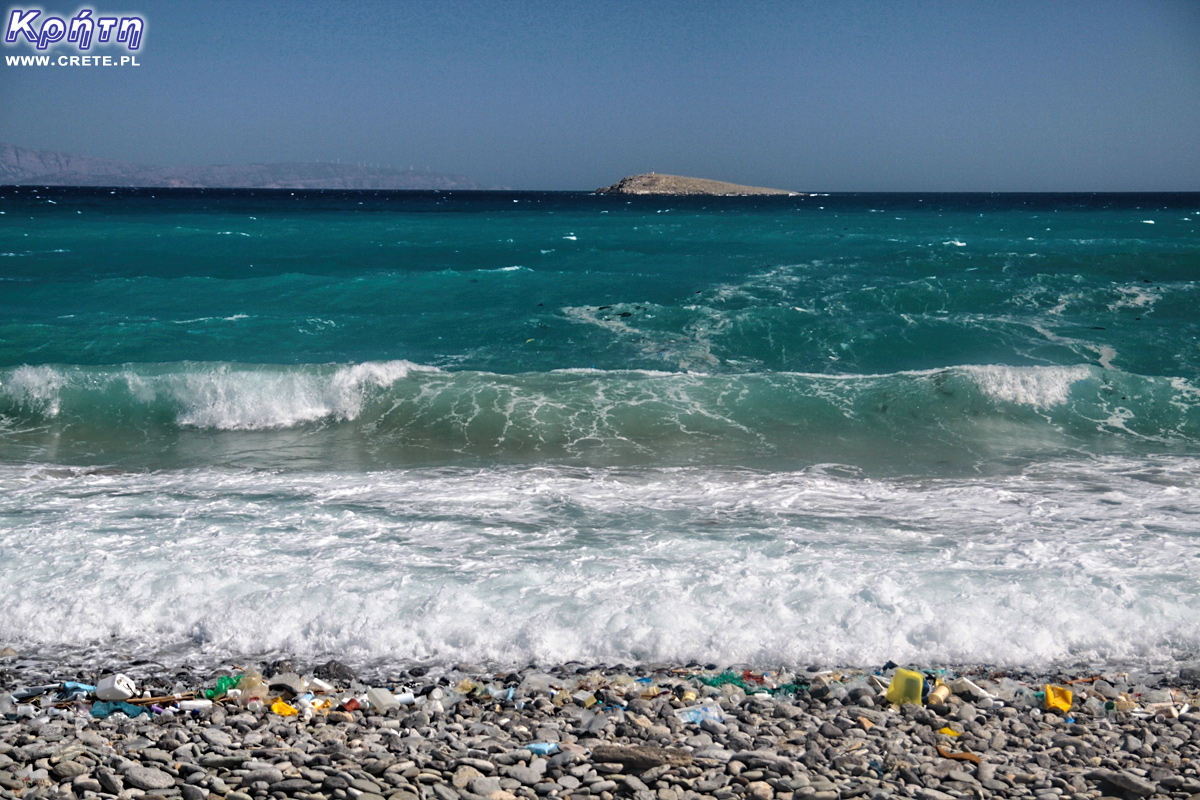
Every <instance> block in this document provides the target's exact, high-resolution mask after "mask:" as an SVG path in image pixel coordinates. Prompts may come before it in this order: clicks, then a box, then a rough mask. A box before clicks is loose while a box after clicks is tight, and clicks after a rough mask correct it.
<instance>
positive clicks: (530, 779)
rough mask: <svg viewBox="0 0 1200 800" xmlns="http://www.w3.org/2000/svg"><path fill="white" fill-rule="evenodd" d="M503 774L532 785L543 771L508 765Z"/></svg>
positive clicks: (523, 783) (540, 776)
mask: <svg viewBox="0 0 1200 800" xmlns="http://www.w3.org/2000/svg"><path fill="white" fill-rule="evenodd" d="M504 774H505V775H507V776H508V777H510V778H512V779H513V780H516V781H520V782H521V785H522V786H533V785H535V784H537V782H538V781H540V780H541V779H542V775H543V773H540V772H537V771H536V770H533V769H530V768H529V767H509V768H508V769H506V770H505V771H504ZM639 782H640V781H639ZM643 786H644V784H643Z"/></svg>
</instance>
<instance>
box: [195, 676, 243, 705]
mask: <svg viewBox="0 0 1200 800" xmlns="http://www.w3.org/2000/svg"><path fill="white" fill-rule="evenodd" d="M241 680H242V676H241V675H222V676H221V677H219V678H217V685H216V687H215V688H212V689H209V690H208V691H206V692H205V693H204V696H205V697H207V698H208V699H209V700H216V699H217V698H218V697H224V696H225V695H227V694H229V690H230V689H236V688H237V685H238V684H239V683H240V682H241Z"/></svg>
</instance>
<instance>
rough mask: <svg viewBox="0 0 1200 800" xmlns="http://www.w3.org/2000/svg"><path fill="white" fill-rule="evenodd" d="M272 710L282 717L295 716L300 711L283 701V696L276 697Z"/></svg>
mask: <svg viewBox="0 0 1200 800" xmlns="http://www.w3.org/2000/svg"><path fill="white" fill-rule="evenodd" d="M271 710H272V711H274V712H275V713H276V714H278V715H279V716H281V717H294V716H296V715H297V714H299V713H300V712H299V711H297V710H296V709H294V708H292V707H291V706H289V705H288V704H287V703H285V702H283V698H280V697H277V698H275V702H274V703H271Z"/></svg>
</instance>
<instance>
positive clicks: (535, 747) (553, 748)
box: [525, 742, 558, 756]
mask: <svg viewBox="0 0 1200 800" xmlns="http://www.w3.org/2000/svg"><path fill="white" fill-rule="evenodd" d="M525 749H526V750H528V751H529V752H531V753H533V754H534V755H539V756H548V755H552V754H554V753H557V752H558V742H529V743H528V744H526V745H525Z"/></svg>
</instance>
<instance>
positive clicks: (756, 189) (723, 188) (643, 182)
mask: <svg viewBox="0 0 1200 800" xmlns="http://www.w3.org/2000/svg"><path fill="white" fill-rule="evenodd" d="M596 194H666V195H714V196H727V195H749V194H756V195H758V194H782V195H797V194H800V192H790V191H788V190H787V189H768V188H765V187H762V186H742V185H741V184H737V183H726V182H725V181H713V180H708V179H707V178H688V177H685V176H683V175H659V174H657V173H654V172H650V173H644V174H641V175H630V176H628V177H626V178H622V179H621V180H619V181H617V182H616V183H614V184H613V185H611V186H605V187H603V188H600V189H597V190H596Z"/></svg>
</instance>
